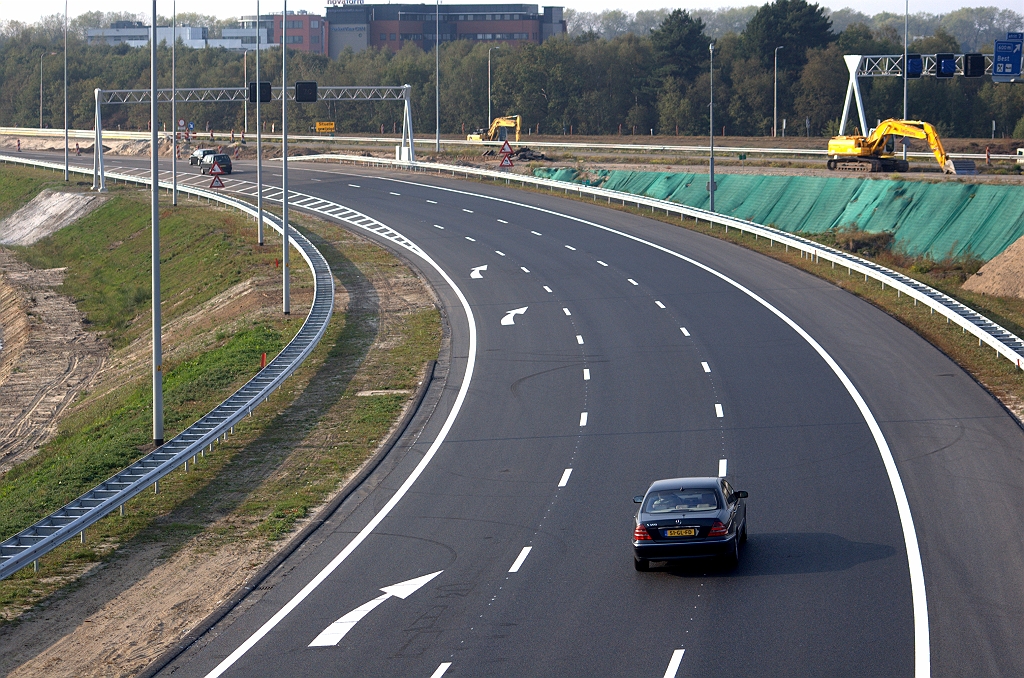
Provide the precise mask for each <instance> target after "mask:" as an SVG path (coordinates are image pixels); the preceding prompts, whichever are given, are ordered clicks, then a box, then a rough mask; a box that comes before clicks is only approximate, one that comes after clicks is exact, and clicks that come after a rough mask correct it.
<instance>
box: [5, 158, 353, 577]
mask: <svg viewBox="0 0 1024 678" xmlns="http://www.w3.org/2000/svg"><path fill="white" fill-rule="evenodd" d="M0 162H4V163H8V162H10V163H18V164H23V165H33V166H36V167H44V168H47V169H55V170H63V169H64V164H63V163H54V162H42V161H35V160H26V159H22V158H16V157H11V156H0ZM71 171H73V172H78V173H80V174H90V173H91V172H92V168H82V167H74V166H73V167H71ZM107 176H108V177H110V178H112V179H120V180H122V181H125V182H135V183H140V184H146V185H149V184H150V183H151V180H150V178H149V177H139V176H134V175H129V174H117V173H107ZM160 185H161V186H162V187H165V188H170V187H171V185H170V183H167V182H160ZM178 191H179V192H181V193H188V194H192V195H195V196H197V197H200V198H207V199H209V200H211V201H214V202H219V203H222V204H224V205H228V206H230V207H234V208H236V209H238V210H241V211H243V212H245V213H246V214H249V215H250V216H252V217H253V218H254V219H255V218H256V217H257V210H256V208H255V207H254V206H253V205H250V204H249V203H247V202H244V201H242V200H238V199H236V198H229V197H226V196H223V195H219V194H217V193H215V192H213V191H208V190H205V189H201V188H195V187H191V186H179V187H178ZM263 219H264V223H266V224H268V225H269V226H270V227H271V228H273V229H274V230H276V231H278V232H279V233H283V229H282V226H281V220H280V218H278V217H276V216H274V215H272V214H268V213H266V212H264V214H263ZM289 242H291V244H292V245H293V246H295V248H296V249H298V251H299V253H300V254H301V256H302V258H303V259H305V260H306V263H307V264H308V265H309V268H310V270H311V271H312V273H313V284H314V294H313V304H312V306H311V307H310V309H309V315H307V316H306V320H305V321H304V322H303V323H302V327H301V328H299V331H298V333H297V334H296V335H295V337H294V338H293V339H292V340H291V341H290V342H289V343H288V345H287V346H285V347H284V349H282V351H281V352H280V353H279V354H278V355H277V357H275V358H274V359H273V360H272V361H271V362H270V363H269V364H268V365H267V366H266V367H265V368H263V369H262V370H260V371H259V373H258V374H257V375H256V376H255V377H253V378H252V379H250V380H249V381H248V382H247V383H246V384H245V385H244V386H242V387H241V388H240V389H238V390H237V391H235V393H234V394H233V395H232V396H231V397H229V398H228V399H227V400H225V401H224V402H222V403H221V404H220V405H218V406H217V407H215V408H214V409H213V410H211V411H210V412H209V413H208V414H207V415H205V416H204V417H202V418H201V419H199V420H198V421H197V422H195V423H194V424H192V425H191V426H189V427H188V428H186V429H185V430H184V431H182V432H181V433H179V434H178V435H177V436H175V437H174V438H173V439H172V440H169V441H167V442H166V443H164V444H163V445H162V446H160V447H158V448H157V449H156V450H154V451H153V452H150V453H149V454H147V455H146V456H144V457H143V458H142V459H139V460H138V461H137V462H135V463H134V464H132V465H131V466H129V467H128V468H126V469H124V470H123V471H121V472H119V473H117V474H115V475H114V476H113V477H111V478H109V479H108V480H106V481H104V482H102V483H100V484H99V485H97V486H96V487H94V488H93V489H91V490H89V491H88V492H86V493H85V494H83V495H82V496H80V497H79V498H77V499H75V500H74V501H72V502H70V503H69V504H67V505H66V506H64V507H63V508H61V509H60V510H58V511H55V512H53V513H51V514H50V515H49V516H47V517H46V518H43V519H42V520H40V521H39V522H37V523H35V524H34V525H32V526H31V527H28V528H26V529H24V530H22V531H21V532H19V533H18V534H16V535H14V536H13V537H10V538H9V539H7V540H5V541H4V542H2V543H0V579H4V578H6V577H8V576H10V575H11V574H13V573H14V572H16V571H18V570H19V569H21V568H22V567H25V566H26V565H29V564H34V565H36V566H38V563H37V559H38V558H39V557H40V556H42V555H44V554H46V553H48V552H50V551H52V550H53V549H54V548H56V547H57V546H59V545H60V544H62V543H64V542H65V541H67V540H69V539H72V538H74V537H75V536H77V535H80V536H81V539H82V542H83V543H84V542H85V530H86V529H87V528H88V527H90V526H91V525H93V524H94V523H96V522H97V521H99V520H100V519H102V518H104V517H105V516H107V515H108V514H109V513H111V512H113V511H115V510H118V509H120V511H121V513H122V515H123V513H124V505H125V503H126V502H127V501H128V500H129V499H131V498H133V497H135V496H136V495H138V494H141V493H142V492H143V491H145V490H146V489H147V488H149V487H150V486H152V487H153V490H154V492H156V491H159V487H160V486H159V482H160V479H161V478H163V477H164V476H166V475H167V474H169V473H171V472H172V471H174V470H175V469H177V468H178V467H179V466H181V465H185V471H186V472H187V471H188V462H189V460H190V459H191V460H192V462H193V464H194V463H195V459H196V457H197V456H200V455H204V456H205V453H206V450H207V449H209V450H210V451H211V452H212V450H213V445H214V443H216V442H217V441H218V440H220V439H221V438H222V437H223V438H224V439H227V436H228V434H229V433H233V432H234V427H235V425H236V424H238V423H239V422H240V421H241V420H242V419H243V418H245V417H246V416H251V415H252V412H253V410H254V409H255V408H256V407H257V406H258V405H259V404H260V403H261V402H266V400H267V398H268V397H269V396H270V394H271V393H273V392H274V391H275V390H276V389H277V388H278V387H280V386H281V384H282V383H283V382H284V380H285V379H287V378H288V377H289V376H290V375H291V374H292V373H293V372H295V370H296V369H297V368H298V367H299V365H301V364H302V362H303V361H304V360H305V359H306V358H307V357H308V356H309V354H310V353H311V352H312V351H313V349H314V348H315V347H316V345H317V344H318V343H319V342H320V339H321V338H322V337H323V335H324V332H325V331H326V329H327V323H328V321H330V318H331V314H332V313H333V312H334V278H333V276H332V275H331V269H330V267H329V266H328V265H327V261H326V260H325V259H324V257H323V255H322V254H321V253H320V251H319V250H318V249H317V248H316V247H315V246H314V245H313V244H312V243H311V242H310V241H309V240H308V239H307V238H306V237H305V236H303V235H302V234H301V233H298V232H297V231H296V230H295V229H294V228H290V229H289Z"/></svg>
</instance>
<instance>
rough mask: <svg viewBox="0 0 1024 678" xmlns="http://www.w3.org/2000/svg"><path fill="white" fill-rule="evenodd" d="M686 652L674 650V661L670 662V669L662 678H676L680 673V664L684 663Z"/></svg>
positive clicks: (666, 670)
mask: <svg viewBox="0 0 1024 678" xmlns="http://www.w3.org/2000/svg"><path fill="white" fill-rule="evenodd" d="M684 652H686V650H673V651H672V659H670V660H669V662H668V668H667V669H665V675H664V676H663V677H662V678H676V674H677V673H679V664H680V663H682V661H683V653H684Z"/></svg>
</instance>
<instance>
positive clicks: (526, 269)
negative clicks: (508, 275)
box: [519, 266, 530, 273]
mask: <svg viewBox="0 0 1024 678" xmlns="http://www.w3.org/2000/svg"><path fill="white" fill-rule="evenodd" d="M519 268H521V269H523V273H529V272H530V269H528V268H526V267H525V266H520V267H519Z"/></svg>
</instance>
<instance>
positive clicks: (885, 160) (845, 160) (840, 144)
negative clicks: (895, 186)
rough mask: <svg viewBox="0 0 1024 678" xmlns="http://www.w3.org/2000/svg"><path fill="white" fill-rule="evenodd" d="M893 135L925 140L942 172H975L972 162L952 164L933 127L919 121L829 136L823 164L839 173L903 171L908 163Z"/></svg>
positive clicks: (889, 123) (886, 123) (888, 123)
mask: <svg viewBox="0 0 1024 678" xmlns="http://www.w3.org/2000/svg"><path fill="white" fill-rule="evenodd" d="M896 137H910V138H913V139H925V140H926V141H927V142H928V147H929V148H931V150H932V153H934V154H935V159H936V160H937V161H938V162H939V167H941V168H942V171H943V172H944V173H945V174H976V173H977V170H976V169H975V167H974V162H973V161H970V160H968V161H966V162H965V161H957V162H956V163H954V162H953V160H952V159H951V158H950V157H949V156H948V155H947V154H946V150H945V149H944V148H942V141H941V140H939V134H938V132H936V131H935V127H934V126H933V125H932V124H930V123H927V122H922V121H920V120H895V119H890V120H883V121H882V122H881V123H879V125H878V127H876V128H875V129H873V130H871V133H870V134H869V135H868V136H866V137H865V136H860V135H852V136H838V137H832V139H830V140H829V142H828V163H827V165H826V166H827V167H828V168H829V169H830V170H839V171H841V172H906V171H907V170H908V169H910V165H909V164H908V163H907V161H906V160H904V159H902V158H898V157H896Z"/></svg>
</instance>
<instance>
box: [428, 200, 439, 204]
mask: <svg viewBox="0 0 1024 678" xmlns="http://www.w3.org/2000/svg"><path fill="white" fill-rule="evenodd" d="M427 202H429V203H430V204H431V205H436V204H437V201H436V200H428V201H427Z"/></svg>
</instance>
